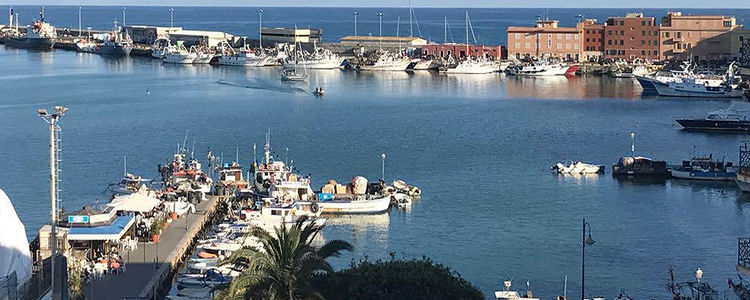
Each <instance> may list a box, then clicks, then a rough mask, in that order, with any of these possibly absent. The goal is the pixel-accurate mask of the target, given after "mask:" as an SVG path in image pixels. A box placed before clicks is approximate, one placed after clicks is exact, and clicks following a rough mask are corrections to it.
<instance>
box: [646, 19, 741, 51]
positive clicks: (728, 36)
mask: <svg viewBox="0 0 750 300" xmlns="http://www.w3.org/2000/svg"><path fill="white" fill-rule="evenodd" d="M659 34H660V43H659V54H660V56H659V58H661V59H664V60H671V59H678V60H689V59H692V60H693V61H696V62H698V61H706V60H724V59H731V58H732V56H733V53H735V52H737V50H736V49H731V48H732V45H733V44H735V43H734V42H735V41H734V40H732V38H733V37H735V38H738V37H739V36H743V35H745V34H744V30H743V28H742V26H741V25H737V23H736V20H735V18H734V17H726V16H687V15H686V16H683V15H682V13H680V12H669V13H667V15H666V16H664V17H662V19H661V25H660V26H659Z"/></svg>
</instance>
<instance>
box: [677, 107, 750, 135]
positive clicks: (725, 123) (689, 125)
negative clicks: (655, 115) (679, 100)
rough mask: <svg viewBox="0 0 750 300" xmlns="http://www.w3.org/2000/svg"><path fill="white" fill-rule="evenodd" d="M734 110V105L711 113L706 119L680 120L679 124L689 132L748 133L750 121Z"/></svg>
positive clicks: (740, 112)
mask: <svg viewBox="0 0 750 300" xmlns="http://www.w3.org/2000/svg"><path fill="white" fill-rule="evenodd" d="M742 112H743V111H739V110H737V109H735V108H734V103H733V104H732V105H730V106H729V107H728V108H726V109H719V110H716V111H712V112H709V113H708V114H707V115H706V117H705V118H696V119H678V120H677V123H679V124H680V126H682V127H683V128H685V129H687V130H718V131H748V130H750V120H748V119H747V116H745V115H744V114H742Z"/></svg>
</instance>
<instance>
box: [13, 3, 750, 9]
mask: <svg viewBox="0 0 750 300" xmlns="http://www.w3.org/2000/svg"><path fill="white" fill-rule="evenodd" d="M5 6H8V7H14V6H49V7H55V6H59V7H69V6H70V7H78V6H81V7H223V8H243V7H263V8H409V6H408V5H403V6H401V5H384V6H336V5H317V6H294V5H289V6H278V5H276V6H263V5H221V4H214V5H200V4H196V5H184V4H178V5H114V4H96V5H80V4H49V5H45V4H17V5H13V4H10V3H7V4H6V5H5ZM411 7H412V8H455V9H481V8H527V9H634V10H638V9H673V10H680V9H706V10H720V9H742V10H748V9H750V6H748V7H742V8H737V7H690V6H687V7H667V6H664V7H604V6H601V7H600V6H591V7H573V6H549V7H542V6H415V5H412V6H411Z"/></svg>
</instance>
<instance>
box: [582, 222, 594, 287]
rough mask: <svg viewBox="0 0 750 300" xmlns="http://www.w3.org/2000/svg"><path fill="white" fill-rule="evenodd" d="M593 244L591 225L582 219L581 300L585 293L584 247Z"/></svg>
mask: <svg viewBox="0 0 750 300" xmlns="http://www.w3.org/2000/svg"><path fill="white" fill-rule="evenodd" d="M587 227H588V236H586V228H587ZM593 244H594V239H593V238H591V224H589V222H586V219H585V218H584V219H583V231H582V236H581V300H583V299H584V295H585V291H586V246H591V245H593Z"/></svg>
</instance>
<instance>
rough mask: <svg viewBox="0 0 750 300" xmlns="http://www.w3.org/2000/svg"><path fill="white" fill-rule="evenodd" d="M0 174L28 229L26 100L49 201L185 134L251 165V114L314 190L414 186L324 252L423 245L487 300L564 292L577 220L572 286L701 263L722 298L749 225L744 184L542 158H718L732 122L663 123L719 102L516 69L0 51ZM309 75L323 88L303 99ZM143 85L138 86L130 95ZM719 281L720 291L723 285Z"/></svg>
mask: <svg viewBox="0 0 750 300" xmlns="http://www.w3.org/2000/svg"><path fill="white" fill-rule="evenodd" d="M0 65H1V66H3V68H2V72H0V187H1V188H3V189H4V190H5V191H6V192H7V193H8V195H9V196H10V197H11V199H12V200H13V203H14V205H15V207H16V209H17V210H18V213H19V215H20V217H21V219H22V220H23V221H24V222H25V224H26V228H27V233H28V236H29V237H33V236H34V235H35V234H36V233H35V231H36V230H37V228H38V227H39V226H40V225H41V224H43V223H44V222H45V220H47V219H48V203H49V202H48V201H49V200H48V192H47V191H48V188H47V179H48V175H47V174H48V170H47V166H48V161H47V152H46V151H47V140H46V139H47V131H46V127H45V125H44V123H43V122H42V121H41V120H39V118H38V117H37V116H36V109H37V108H49V107H51V106H53V105H56V104H64V105H66V106H68V107H69V108H70V112H69V113H68V115H66V116H65V117H64V118H63V119H62V121H61V123H60V124H61V126H62V127H63V133H62V137H63V149H64V152H63V162H62V170H63V173H62V174H63V175H62V189H63V191H62V201H63V203H64V205H65V206H66V208H68V209H69V210H70V209H77V208H79V207H80V206H81V205H83V204H88V203H91V202H93V201H95V200H97V199H98V200H104V197H105V195H104V193H103V191H104V189H105V188H106V186H107V184H109V183H111V182H114V181H116V180H118V179H119V177H120V176H121V175H122V158H123V157H124V156H127V158H128V171H130V172H133V173H138V174H143V175H145V176H156V174H157V173H156V164H157V163H159V162H162V161H164V160H166V159H168V158H169V157H170V156H171V153H172V151H174V149H175V147H176V144H177V143H178V142H180V141H182V139H183V137H184V135H185V132H186V131H189V138H188V142H189V143H192V142H193V140H194V141H195V146H196V149H198V150H197V151H196V154H197V155H199V157H203V156H204V155H205V150H206V149H208V147H211V148H212V149H213V150H214V152H215V153H223V155H224V156H225V157H226V159H231V158H233V157H234V156H235V149H239V155H240V160H241V161H243V162H244V163H247V162H248V161H249V156H250V153H251V152H252V145H253V143H258V144H261V143H262V142H263V140H264V135H265V132H266V130H268V128H270V129H271V133H272V144H273V145H274V146H275V149H276V150H277V151H278V152H279V153H281V154H282V158H285V156H286V155H285V154H284V153H285V151H284V149H285V148H286V147H288V148H289V152H288V156H289V159H293V160H294V165H295V166H296V167H297V168H299V169H300V170H301V171H302V172H304V173H312V174H313V185H314V187H316V188H318V187H319V186H320V185H321V184H322V183H323V182H325V181H326V180H328V179H329V178H334V179H336V180H339V181H346V180H348V179H349V178H350V177H351V176H352V175H357V174H363V175H365V176H367V177H368V178H371V179H375V178H377V177H379V175H380V154H381V153H383V152H385V153H386V154H387V160H386V177H387V179H388V180H392V179H395V178H402V179H404V180H406V181H408V182H410V183H413V184H416V185H418V186H419V187H421V188H422V190H423V192H424V195H423V197H422V199H421V200H420V201H419V202H417V203H415V204H414V206H413V208H412V209H411V211H408V212H401V211H391V212H390V214H388V215H379V216H356V217H351V218H336V219H332V220H330V226H328V227H327V228H326V230H325V236H324V237H325V238H326V239H336V238H341V239H346V240H349V241H351V242H352V243H353V244H354V245H355V247H356V251H355V252H353V253H351V254H347V255H345V256H344V257H341V258H339V259H337V260H335V263H336V265H337V266H338V267H344V266H346V265H348V263H349V262H350V261H351V260H352V259H355V260H358V259H361V258H362V257H364V256H365V255H366V256H368V257H369V258H370V259H378V258H388V257H389V252H395V253H396V255H397V256H406V257H421V256H422V255H427V256H429V257H431V258H433V259H434V260H435V261H438V262H441V263H444V264H447V265H450V266H451V267H452V268H454V269H455V270H457V271H458V272H460V273H461V274H462V275H463V276H464V277H466V278H467V279H469V280H470V281H471V282H473V283H475V284H476V285H477V286H478V287H479V288H480V289H481V290H482V291H483V292H484V293H485V295H487V296H491V293H492V291H494V290H495V289H496V288H499V287H500V285H501V280H502V279H505V278H513V279H514V280H515V283H516V285H519V286H520V285H523V283H525V281H526V280H529V281H530V282H531V284H532V286H533V287H534V289H535V292H536V293H535V294H536V295H539V296H542V297H543V298H546V299H550V297H552V296H553V295H557V294H560V293H562V289H563V278H564V277H565V276H568V287H569V290H570V293H569V294H570V295H569V296H570V297H577V296H576V295H578V293H579V292H578V291H579V287H580V237H581V219H582V218H584V217H585V218H587V219H588V220H589V221H590V223H591V228H592V231H593V232H592V233H593V237H594V239H595V240H596V244H595V245H593V246H592V247H591V248H588V249H587V254H586V255H587V271H586V274H587V287H588V288H587V290H588V291H590V292H591V294H592V295H603V296H606V297H608V298H614V297H615V296H616V294H617V293H618V292H619V291H620V289H621V288H624V289H626V291H628V292H629V293H630V294H632V295H633V296H635V297H637V298H646V297H653V298H657V299H658V298H662V299H663V298H665V297H667V294H666V292H665V291H664V288H663V286H664V283H665V282H666V280H667V267H668V266H669V265H672V266H674V267H675V269H676V275H677V276H678V279H682V280H685V279H689V278H691V277H692V272H693V271H694V270H695V269H696V268H697V267H700V268H702V269H703V270H704V271H705V275H704V278H705V279H706V280H709V281H710V282H712V283H714V286H715V287H717V288H718V289H719V290H720V292H721V293H723V292H724V290H725V286H726V285H725V282H726V280H727V279H728V278H729V277H731V276H733V270H734V264H735V262H736V255H737V249H736V247H737V238H738V237H744V236H747V235H748V229H749V226H750V219H749V218H748V217H749V216H748V215H749V213H748V211H747V209H748V205H747V201H748V197H747V196H743V195H740V193H739V192H738V190H737V189H736V188H735V186H734V185H733V184H707V183H703V184H701V183H693V182H684V181H667V182H650V183H649V182H645V183H643V182H641V183H638V182H622V181H618V180H615V179H613V178H612V177H611V176H610V175H609V170H608V173H607V174H606V175H602V176H593V177H558V176H553V175H550V174H549V173H548V171H547V170H548V167H549V166H550V165H552V164H553V163H555V162H557V161H565V160H585V161H587V162H592V163H599V164H605V165H611V164H612V163H614V162H616V161H617V159H618V158H619V157H620V156H622V155H626V154H628V153H629V150H630V139H629V137H628V133H629V132H631V131H635V132H636V152H638V153H640V154H643V155H649V156H653V157H655V158H659V159H665V160H668V161H669V162H671V163H678V162H679V161H680V160H682V159H687V158H689V157H690V155H691V154H692V151H693V150H692V149H693V146H696V148H697V151H698V152H699V153H704V154H707V153H713V155H714V156H719V157H721V156H726V158H727V159H728V160H731V161H736V160H737V155H738V153H737V152H738V146H739V144H740V143H741V142H742V141H744V140H746V137H745V136H743V135H732V134H730V135H709V134H703V133H689V132H683V131H681V130H679V128H678V126H677V125H676V124H675V122H674V119H675V118H676V117H681V116H702V115H704V114H705V112H707V111H710V110H714V109H717V108H721V107H723V106H726V105H728V103H727V102H721V101H707V100H684V99H678V100H675V99H653V98H649V99H644V98H641V97H640V87H638V85H637V83H634V82H633V81H631V80H628V79H611V78H606V77H604V78H603V77H596V76H588V77H577V78H564V77H560V78H537V79H534V78H515V77H510V76H504V75H486V76H483V75H477V76H469V75H467V76H445V75H437V74H430V73H417V74H407V73H400V72H392V73H391V72H389V73H364V72H363V73H353V72H342V71H339V70H331V71H311V72H310V79H309V83H308V84H287V83H281V82H280V80H279V73H278V70H276V69H271V68H268V69H244V68H232V67H211V66H172V65H162V64H160V63H159V62H157V61H151V60H150V59H142V58H129V59H125V60H116V59H106V58H102V57H99V56H96V55H88V54H76V53H72V52H66V51H54V52H49V53H38V52H27V51H25V50H15V49H4V48H2V47H0ZM316 85H320V86H323V87H324V88H325V89H326V90H327V94H326V96H325V97H323V98H320V99H316V98H314V97H312V96H310V94H309V91H311V90H312V89H313V88H314V87H315V86H316ZM147 90H148V91H150V93H146V91H147ZM730 293H731V292H730Z"/></svg>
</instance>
